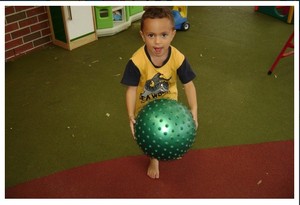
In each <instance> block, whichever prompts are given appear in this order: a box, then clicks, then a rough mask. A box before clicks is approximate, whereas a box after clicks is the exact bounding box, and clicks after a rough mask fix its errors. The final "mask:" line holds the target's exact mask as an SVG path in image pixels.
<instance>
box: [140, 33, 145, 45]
mask: <svg viewBox="0 0 300 205" xmlns="http://www.w3.org/2000/svg"><path fill="white" fill-rule="evenodd" d="M140 35H141V37H142V39H143V41H144V42H145V38H144V34H143V31H140Z"/></svg>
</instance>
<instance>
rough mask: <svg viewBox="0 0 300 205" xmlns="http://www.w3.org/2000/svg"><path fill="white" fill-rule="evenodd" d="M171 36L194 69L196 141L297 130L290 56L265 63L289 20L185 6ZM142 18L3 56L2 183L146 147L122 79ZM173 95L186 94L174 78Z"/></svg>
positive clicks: (280, 136)
mask: <svg viewBox="0 0 300 205" xmlns="http://www.w3.org/2000/svg"><path fill="white" fill-rule="evenodd" d="M188 12H189V13H188V18H189V22H190V24H191V28H190V30H189V31H186V32H177V35H176V37H175V39H174V41H173V45H174V46H175V47H177V48H178V49H179V50H181V51H182V52H183V53H184V54H185V55H186V57H187V58H188V60H189V61H190V64H191V65H192V67H193V68H194V70H195V72H196V74H197V78H196V79H195V81H194V83H195V85H196V88H197V92H198V107H199V130H198V133H197V139H196V142H195V144H194V146H193V149H205V148H210V147H223V146H231V145H239V144H254V143H260V142H268V141H280V140H287V139H293V137H294V132H293V131H294V121H293V117H294V64H293V63H294V61H293V60H294V58H293V57H287V58H285V59H283V60H281V61H280V63H279V64H278V66H277V67H276V68H275V70H274V75H272V76H268V75H267V71H268V69H269V67H270V66H271V65H272V63H273V61H274V60H275V58H276V56H277V55H278V53H279V52H280V50H281V48H282V46H283V44H284V43H285V41H286V40H287V38H288V36H289V35H290V34H291V32H292V31H293V25H290V24H287V23H285V22H283V21H280V20H278V19H276V18H274V17H270V16H268V15H265V14H262V13H257V12H254V11H253V7H189V11H188ZM138 32H139V22H135V23H133V24H132V25H131V27H130V28H129V29H127V30H126V31H123V32H121V33H118V34H116V35H114V36H111V37H103V38H99V39H98V41H95V42H92V43H90V44H88V45H85V46H82V47H80V48H78V49H75V50H73V51H67V50H64V49H62V48H59V47H57V46H50V47H47V48H44V49H42V50H38V51H35V52H32V53H29V54H27V55H24V56H22V57H20V58H17V59H16V60H14V61H11V62H7V63H5V186H6V187H10V186H13V185H16V184H18V183H22V182H25V181H28V180H31V179H34V178H38V177H42V176H46V175H49V174H51V173H54V172H58V171H61V170H66V169H70V168H73V167H77V166H81V165H84V164H89V163H93V162H99V161H103V160H110V159H114V158H119V157H124V156H132V155H141V154H143V153H142V152H141V151H140V149H139V148H138V146H137V145H136V143H135V141H133V140H132V137H131V134H130V130H129V123H128V118H127V113H126V106H125V89H126V88H125V87H123V86H122V85H121V84H120V80H121V77H122V73H123V70H124V67H125V65H126V63H127V61H128V59H129V58H130V56H131V54H132V53H133V52H134V51H135V50H136V49H137V48H139V47H140V46H141V45H142V40H141V38H140V37H139V33H138ZM179 92H180V98H179V99H180V101H182V102H185V103H186V99H185V97H184V94H183V93H184V92H183V90H182V86H181V85H180V84H179Z"/></svg>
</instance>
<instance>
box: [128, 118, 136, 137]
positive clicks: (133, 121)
mask: <svg viewBox="0 0 300 205" xmlns="http://www.w3.org/2000/svg"><path fill="white" fill-rule="evenodd" d="M134 124H135V119H134V117H129V126H130V129H131V134H132V136H133V139H134V140H136V137H135V135H134Z"/></svg>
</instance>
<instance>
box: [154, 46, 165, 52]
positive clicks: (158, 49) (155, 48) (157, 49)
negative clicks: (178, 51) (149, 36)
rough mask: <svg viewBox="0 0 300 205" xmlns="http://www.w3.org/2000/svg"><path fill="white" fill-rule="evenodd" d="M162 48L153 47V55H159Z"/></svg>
mask: <svg viewBox="0 0 300 205" xmlns="http://www.w3.org/2000/svg"><path fill="white" fill-rule="evenodd" d="M162 49H163V48H162V47H154V50H155V53H161V51H162Z"/></svg>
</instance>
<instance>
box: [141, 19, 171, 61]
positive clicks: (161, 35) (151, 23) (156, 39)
mask: <svg viewBox="0 0 300 205" xmlns="http://www.w3.org/2000/svg"><path fill="white" fill-rule="evenodd" d="M140 34H141V36H142V38H143V41H144V42H145V44H146V47H147V51H148V53H149V54H150V56H152V57H164V56H167V55H168V49H169V46H170V44H171V42H172V40H173V38H174V36H175V34H176V30H174V29H173V25H172V23H171V21H170V20H169V19H167V18H161V19H150V18H148V19H145V21H144V28H143V30H142V31H140Z"/></svg>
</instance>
